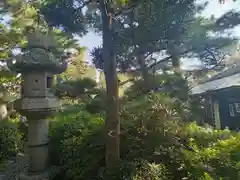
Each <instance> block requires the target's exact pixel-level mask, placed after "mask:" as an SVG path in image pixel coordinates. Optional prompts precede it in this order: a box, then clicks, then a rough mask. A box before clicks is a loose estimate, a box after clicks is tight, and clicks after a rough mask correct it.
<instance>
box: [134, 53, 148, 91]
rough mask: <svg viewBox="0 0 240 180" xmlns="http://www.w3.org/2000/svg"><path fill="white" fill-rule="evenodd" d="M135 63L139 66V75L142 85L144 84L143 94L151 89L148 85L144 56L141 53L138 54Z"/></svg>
mask: <svg viewBox="0 0 240 180" xmlns="http://www.w3.org/2000/svg"><path fill="white" fill-rule="evenodd" d="M137 61H138V64H139V66H140V71H141V75H142V78H143V83H144V87H143V92H148V91H149V89H150V88H151V87H150V86H149V85H150V84H149V73H148V69H147V66H146V63H145V56H144V54H143V53H139V54H138V55H137Z"/></svg>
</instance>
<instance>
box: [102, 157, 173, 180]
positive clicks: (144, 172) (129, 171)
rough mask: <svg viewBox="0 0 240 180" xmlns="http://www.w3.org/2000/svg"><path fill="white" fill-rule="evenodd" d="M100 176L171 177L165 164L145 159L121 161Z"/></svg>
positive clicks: (111, 178)
mask: <svg viewBox="0 0 240 180" xmlns="http://www.w3.org/2000/svg"><path fill="white" fill-rule="evenodd" d="M100 177H102V179H104V180H120V179H121V180H122V179H124V180H153V179H157V180H168V179H169V178H171V176H170V174H169V172H168V170H167V168H166V166H165V165H163V164H155V163H149V162H148V161H145V160H137V161H122V162H121V163H120V164H119V165H118V166H117V167H116V168H115V169H114V170H112V171H110V172H109V171H108V172H106V173H105V174H104V175H102V176H100ZM99 179H100V178H99Z"/></svg>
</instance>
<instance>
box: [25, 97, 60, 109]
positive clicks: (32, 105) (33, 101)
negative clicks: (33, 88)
mask: <svg viewBox="0 0 240 180" xmlns="http://www.w3.org/2000/svg"><path fill="white" fill-rule="evenodd" d="M58 108H60V101H59V99H56V98H24V99H22V107H21V109H22V110H29V111H41V109H46V110H47V109H58Z"/></svg>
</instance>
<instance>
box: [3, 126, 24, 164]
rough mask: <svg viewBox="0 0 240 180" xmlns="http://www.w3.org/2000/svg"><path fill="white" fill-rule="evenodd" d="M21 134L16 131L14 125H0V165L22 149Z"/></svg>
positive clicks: (16, 128)
mask: <svg viewBox="0 0 240 180" xmlns="http://www.w3.org/2000/svg"><path fill="white" fill-rule="evenodd" d="M21 138H22V134H21V133H20V132H19V131H18V127H17V125H16V123H13V122H10V121H9V122H1V123H0V149H1V151H0V164H2V163H4V162H5V161H6V160H9V159H10V158H12V157H14V156H15V155H16V154H17V153H18V152H19V149H20V148H21V147H22V141H21Z"/></svg>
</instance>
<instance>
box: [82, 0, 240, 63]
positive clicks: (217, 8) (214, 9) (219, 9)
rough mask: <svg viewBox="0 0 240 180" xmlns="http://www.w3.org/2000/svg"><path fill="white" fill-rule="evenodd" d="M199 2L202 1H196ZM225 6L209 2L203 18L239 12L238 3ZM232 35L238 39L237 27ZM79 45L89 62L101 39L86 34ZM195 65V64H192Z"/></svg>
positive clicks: (227, 1)
mask: <svg viewBox="0 0 240 180" xmlns="http://www.w3.org/2000/svg"><path fill="white" fill-rule="evenodd" d="M198 1H199V2H201V1H202V0H198ZM225 1H226V3H225V4H219V3H218V0H209V4H208V6H207V8H206V9H205V10H204V11H203V14H202V15H203V16H205V17H211V15H214V16H215V17H216V18H218V17H220V16H222V15H223V14H224V13H226V12H228V11H230V10H232V9H236V10H240V1H237V2H233V1H232V0H225ZM234 35H236V36H239V37H240V27H237V28H235V29H234ZM78 39H79V43H80V45H82V46H86V47H87V48H88V51H87V54H86V60H87V61H89V60H91V56H90V55H89V52H90V51H91V49H93V48H94V47H95V46H99V45H101V44H102V39H101V37H100V36H98V35H96V34H94V33H93V32H90V33H88V34H87V35H86V36H84V37H82V38H78ZM194 63H196V62H194ZM194 63H187V62H186V63H184V64H185V65H186V66H189V67H190V66H192V65H193V64H194Z"/></svg>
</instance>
